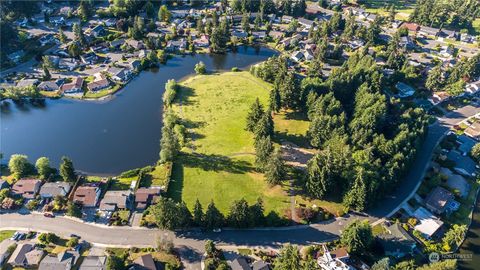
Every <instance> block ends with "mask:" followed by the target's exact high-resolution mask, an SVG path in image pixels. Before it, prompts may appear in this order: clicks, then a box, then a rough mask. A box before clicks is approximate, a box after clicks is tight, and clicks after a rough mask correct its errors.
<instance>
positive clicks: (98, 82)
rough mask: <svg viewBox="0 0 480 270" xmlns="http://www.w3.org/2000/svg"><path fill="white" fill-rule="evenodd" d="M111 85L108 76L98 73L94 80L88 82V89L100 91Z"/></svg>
mask: <svg viewBox="0 0 480 270" xmlns="http://www.w3.org/2000/svg"><path fill="white" fill-rule="evenodd" d="M109 86H110V82H109V81H108V79H107V77H105V75H103V74H102V73H96V74H95V79H94V80H93V82H91V83H88V84H87V89H88V91H98V90H102V89H105V88H107V87H109Z"/></svg>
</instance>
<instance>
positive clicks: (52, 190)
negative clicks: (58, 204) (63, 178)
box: [39, 182, 72, 199]
mask: <svg viewBox="0 0 480 270" xmlns="http://www.w3.org/2000/svg"><path fill="white" fill-rule="evenodd" d="M71 189H72V184H70V183H68V182H48V183H45V184H43V186H42V187H41V188H40V192H39V193H40V197H42V199H51V198H55V197H56V196H61V197H65V196H67V194H68V193H69V192H70V190H71Z"/></svg>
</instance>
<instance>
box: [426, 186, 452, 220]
mask: <svg viewBox="0 0 480 270" xmlns="http://www.w3.org/2000/svg"><path fill="white" fill-rule="evenodd" d="M456 204H458V203H457V202H456V201H455V196H454V195H453V194H452V193H451V192H450V191H448V190H446V189H444V188H443V187H436V188H434V189H433V190H432V192H430V193H429V194H428V196H427V198H426V199H425V206H426V207H427V209H428V210H430V211H432V212H433V213H436V214H443V213H444V212H445V211H447V212H449V211H454V210H456V209H455V205H456ZM456 208H457V209H458V206H457V207H456Z"/></svg>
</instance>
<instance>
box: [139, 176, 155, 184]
mask: <svg viewBox="0 0 480 270" xmlns="http://www.w3.org/2000/svg"><path fill="white" fill-rule="evenodd" d="M152 182H153V176H152V175H151V174H145V175H144V176H143V177H142V181H141V182H140V186H141V187H151V186H152Z"/></svg>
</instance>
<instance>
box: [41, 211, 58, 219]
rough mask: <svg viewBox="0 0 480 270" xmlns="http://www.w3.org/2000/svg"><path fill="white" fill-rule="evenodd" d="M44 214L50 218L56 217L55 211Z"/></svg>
mask: <svg viewBox="0 0 480 270" xmlns="http://www.w3.org/2000/svg"><path fill="white" fill-rule="evenodd" d="M43 216H44V217H48V218H54V217H55V215H53V213H51V212H45V213H43Z"/></svg>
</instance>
